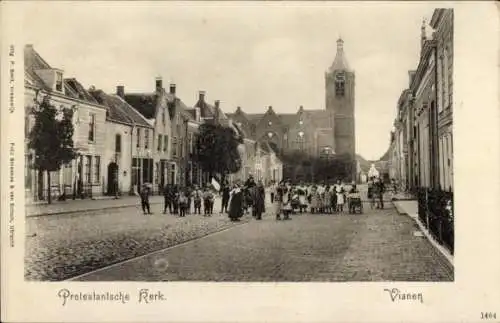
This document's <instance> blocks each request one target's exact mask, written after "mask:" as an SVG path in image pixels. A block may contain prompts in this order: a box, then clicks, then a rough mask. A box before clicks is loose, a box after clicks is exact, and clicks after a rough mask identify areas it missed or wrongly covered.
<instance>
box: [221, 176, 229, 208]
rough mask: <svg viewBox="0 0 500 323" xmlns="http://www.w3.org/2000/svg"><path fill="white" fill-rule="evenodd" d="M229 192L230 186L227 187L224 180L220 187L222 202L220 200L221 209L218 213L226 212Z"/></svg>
mask: <svg viewBox="0 0 500 323" xmlns="http://www.w3.org/2000/svg"><path fill="white" fill-rule="evenodd" d="M230 192H231V188H230V187H229V183H228V182H227V181H226V182H224V185H223V186H222V189H221V195H222V202H221V210H220V213H221V214H222V213H227V206H228V204H229V193H230Z"/></svg>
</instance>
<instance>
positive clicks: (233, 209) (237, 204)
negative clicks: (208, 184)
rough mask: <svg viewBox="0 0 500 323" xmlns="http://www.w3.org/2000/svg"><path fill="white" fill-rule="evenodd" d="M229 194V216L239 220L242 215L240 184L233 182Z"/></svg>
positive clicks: (232, 219) (233, 219)
mask: <svg viewBox="0 0 500 323" xmlns="http://www.w3.org/2000/svg"><path fill="white" fill-rule="evenodd" d="M229 195H230V197H229V218H230V219H231V221H239V220H240V218H241V217H242V216H243V192H242V190H241V188H240V186H239V185H238V184H235V185H234V187H233V189H232V190H231V193H230V194H229Z"/></svg>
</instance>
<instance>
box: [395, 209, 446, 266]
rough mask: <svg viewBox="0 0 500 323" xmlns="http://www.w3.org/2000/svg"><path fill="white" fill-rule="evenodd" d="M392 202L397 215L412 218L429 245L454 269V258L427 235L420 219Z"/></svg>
mask: <svg viewBox="0 0 500 323" xmlns="http://www.w3.org/2000/svg"><path fill="white" fill-rule="evenodd" d="M394 202H397V201H393V202H392V204H393V205H394V207H395V208H396V210H397V212H398V214H400V215H406V216H408V217H410V218H412V219H413V220H414V221H415V222H416V223H417V225H418V227H419V229H420V231H421V232H422V233H423V234H424V236H425V237H426V238H427V240H428V241H429V242H430V243H431V245H432V246H433V247H434V248H435V249H436V250H438V251H439V252H440V253H441V254H442V255H443V256H444V257H445V258H446V260H447V261H448V263H449V264H450V265H451V266H452V267H453V268H454V264H453V260H454V257H453V255H451V253H450V252H449V251H448V250H446V248H445V247H443V246H441V245H440V244H439V242H437V241H436V239H434V237H433V236H432V235H431V234H430V233H429V231H428V230H427V229H426V228H425V226H424V225H423V224H422V222H421V221H420V219H419V218H418V216H415V215H411V214H408V212H406V211H404V210H403V209H402V208H401V207H399V206H398V205H397V203H394Z"/></svg>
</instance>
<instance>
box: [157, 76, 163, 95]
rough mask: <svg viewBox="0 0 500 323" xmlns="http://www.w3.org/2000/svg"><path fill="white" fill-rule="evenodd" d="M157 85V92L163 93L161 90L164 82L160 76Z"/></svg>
mask: <svg viewBox="0 0 500 323" xmlns="http://www.w3.org/2000/svg"><path fill="white" fill-rule="evenodd" d="M155 83H156V91H161V89H163V81H162V78H161V77H160V76H159V77H157V78H156V82H155Z"/></svg>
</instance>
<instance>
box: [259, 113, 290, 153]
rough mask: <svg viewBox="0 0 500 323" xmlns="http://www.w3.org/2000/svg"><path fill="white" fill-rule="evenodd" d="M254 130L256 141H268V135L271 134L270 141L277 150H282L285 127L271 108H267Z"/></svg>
mask: <svg viewBox="0 0 500 323" xmlns="http://www.w3.org/2000/svg"><path fill="white" fill-rule="evenodd" d="M255 129H256V131H255V139H256V140H269V139H268V138H269V136H268V134H269V133H272V135H273V137H272V141H273V142H274V143H275V144H276V145H277V146H278V148H279V149H283V147H284V137H285V135H286V127H285V126H284V125H283V124H282V123H281V120H280V119H279V118H278V116H277V115H276V114H275V113H274V111H273V110H272V108H269V109H268V111H267V112H266V114H265V115H264V116H263V117H262V118H261V119H260V120H259V122H258V123H257V125H256V127H255Z"/></svg>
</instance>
